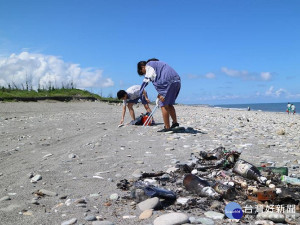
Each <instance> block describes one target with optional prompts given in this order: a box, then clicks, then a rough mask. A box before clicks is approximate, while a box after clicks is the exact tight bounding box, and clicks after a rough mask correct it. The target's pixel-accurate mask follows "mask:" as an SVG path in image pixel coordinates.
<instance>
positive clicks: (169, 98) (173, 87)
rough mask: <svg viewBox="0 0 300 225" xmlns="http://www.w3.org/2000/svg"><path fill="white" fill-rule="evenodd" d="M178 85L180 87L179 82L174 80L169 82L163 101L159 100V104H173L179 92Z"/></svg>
mask: <svg viewBox="0 0 300 225" xmlns="http://www.w3.org/2000/svg"><path fill="white" fill-rule="evenodd" d="M180 87H181V83H180V82H174V83H172V84H170V87H169V89H168V92H167V94H166V97H165V101H164V102H161V101H160V103H159V104H160V106H165V105H174V104H175V100H176V98H177V96H178V94H179V91H180Z"/></svg>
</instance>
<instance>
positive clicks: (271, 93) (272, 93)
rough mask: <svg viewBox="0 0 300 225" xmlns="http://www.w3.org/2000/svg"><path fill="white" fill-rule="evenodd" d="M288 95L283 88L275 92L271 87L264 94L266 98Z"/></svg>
mask: <svg viewBox="0 0 300 225" xmlns="http://www.w3.org/2000/svg"><path fill="white" fill-rule="evenodd" d="M286 94H289V93H288V91H287V90H285V89H283V88H279V89H277V90H275V89H274V87H273V86H271V87H270V88H269V89H268V90H267V91H266V92H265V95H266V96H271V97H282V96H283V95H286Z"/></svg>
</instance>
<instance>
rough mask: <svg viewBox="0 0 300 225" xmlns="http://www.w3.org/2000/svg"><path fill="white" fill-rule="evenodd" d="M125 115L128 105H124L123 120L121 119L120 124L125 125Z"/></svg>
mask: <svg viewBox="0 0 300 225" xmlns="http://www.w3.org/2000/svg"><path fill="white" fill-rule="evenodd" d="M125 113H126V104H124V105H123V109H122V118H121V121H120V124H123V123H124V117H125Z"/></svg>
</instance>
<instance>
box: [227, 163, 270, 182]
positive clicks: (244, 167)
mask: <svg viewBox="0 0 300 225" xmlns="http://www.w3.org/2000/svg"><path fill="white" fill-rule="evenodd" d="M233 172H235V173H237V174H239V175H241V176H242V177H245V178H248V179H251V180H256V181H258V182H260V183H265V182H266V181H267V178H265V177H263V176H261V174H260V172H259V170H258V169H257V168H256V167H255V166H254V165H252V164H251V163H249V162H247V161H245V160H243V159H239V160H238V161H237V162H236V163H235V165H234V167H233Z"/></svg>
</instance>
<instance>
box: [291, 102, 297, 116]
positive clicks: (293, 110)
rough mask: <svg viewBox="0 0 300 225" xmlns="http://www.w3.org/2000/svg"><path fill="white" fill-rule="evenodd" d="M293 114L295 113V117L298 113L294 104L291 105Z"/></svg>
mask: <svg viewBox="0 0 300 225" xmlns="http://www.w3.org/2000/svg"><path fill="white" fill-rule="evenodd" d="M291 113H293V115H295V113H296V106H295V105H294V104H292V105H291Z"/></svg>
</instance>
